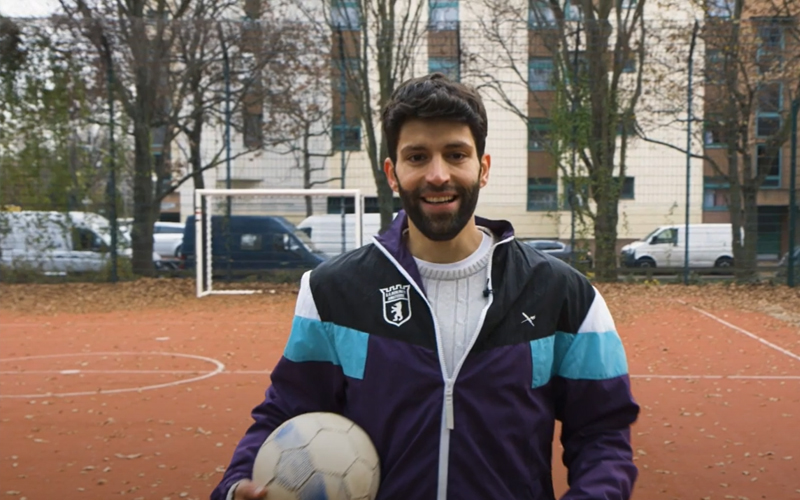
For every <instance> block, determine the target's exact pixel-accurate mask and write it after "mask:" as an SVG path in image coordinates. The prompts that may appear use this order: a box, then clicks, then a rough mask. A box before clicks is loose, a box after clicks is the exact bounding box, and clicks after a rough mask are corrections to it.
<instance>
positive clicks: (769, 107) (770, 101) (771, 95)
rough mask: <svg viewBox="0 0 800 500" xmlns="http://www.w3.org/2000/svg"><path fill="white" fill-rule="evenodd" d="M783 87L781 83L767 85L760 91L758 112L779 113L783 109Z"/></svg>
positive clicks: (762, 86) (760, 88)
mask: <svg viewBox="0 0 800 500" xmlns="http://www.w3.org/2000/svg"><path fill="white" fill-rule="evenodd" d="M782 87H783V85H781V84H780V83H767V84H764V85H761V86H760V87H759V89H758V112H759V113H778V112H780V110H781V108H782V107H783V106H782V105H783V99H782V95H781V94H782V90H783V89H782Z"/></svg>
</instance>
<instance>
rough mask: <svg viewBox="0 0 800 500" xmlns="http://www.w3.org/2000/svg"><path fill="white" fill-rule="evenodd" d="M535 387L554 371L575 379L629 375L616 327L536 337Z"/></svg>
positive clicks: (532, 353)
mask: <svg viewBox="0 0 800 500" xmlns="http://www.w3.org/2000/svg"><path fill="white" fill-rule="evenodd" d="M530 345H531V360H532V362H533V388H537V387H541V386H543V385H545V384H547V383H548V382H549V381H550V379H551V378H552V377H553V376H554V375H559V376H561V377H564V378H568V379H575V380H581V379H583V380H605V379H610V378H614V377H619V376H622V375H626V374H627V373H628V361H627V359H626V357H625V349H624V347H623V346H622V340H621V339H620V338H619V335H617V332H615V331H609V332H600V333H597V332H584V333H578V334H573V333H564V332H556V333H555V335H552V336H550V337H545V338H543V339H537V340H533V341H531V343H530Z"/></svg>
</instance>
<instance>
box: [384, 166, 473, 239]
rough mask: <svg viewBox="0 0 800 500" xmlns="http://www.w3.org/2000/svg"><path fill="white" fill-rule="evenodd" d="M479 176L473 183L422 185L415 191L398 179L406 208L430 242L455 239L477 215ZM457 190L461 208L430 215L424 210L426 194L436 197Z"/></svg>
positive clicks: (399, 191)
mask: <svg viewBox="0 0 800 500" xmlns="http://www.w3.org/2000/svg"><path fill="white" fill-rule="evenodd" d="M480 189H481V186H480V178H478V179H476V180H475V183H474V184H472V185H471V186H466V187H465V186H460V185H450V184H445V185H444V186H439V187H435V186H422V187H419V188H417V189H414V190H413V191H407V190H405V189H403V186H402V185H400V181H399V180H398V181H397V191H398V193H399V194H400V200H401V201H402V203H403V209H404V210H405V211H406V213H407V214H408V217H409V219H411V222H413V223H414V226H416V228H417V229H419V232H421V233H422V234H423V235H424V236H425V237H426V238H428V239H429V240H431V241H448V240H452V239H453V238H455V237H456V236H458V234H459V233H460V232H461V230H462V229H464V226H466V225H467V223H468V222H469V221H470V219H472V217H474V215H475V207H477V206H478V194H479V192H480ZM453 191H455V192H456V195H457V196H458V198H457V200H456V201H457V203H458V208H457V209H456V210H455V212H451V213H434V214H427V213H425V210H424V209H423V206H422V205H423V203H425V202H423V201H422V198H423V197H429V196H436V194H439V193H444V192H451V193H452V192H453Z"/></svg>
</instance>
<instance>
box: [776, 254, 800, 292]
mask: <svg viewBox="0 0 800 500" xmlns="http://www.w3.org/2000/svg"><path fill="white" fill-rule="evenodd" d="M792 265H793V266H794V281H795V284H800V246H797V247H795V249H794V257H793V258H792ZM788 276H789V252H786V253H785V254H783V257H782V258H781V260H780V262H778V272H777V273H776V277H777V278H781V279H786V278H787V277H788Z"/></svg>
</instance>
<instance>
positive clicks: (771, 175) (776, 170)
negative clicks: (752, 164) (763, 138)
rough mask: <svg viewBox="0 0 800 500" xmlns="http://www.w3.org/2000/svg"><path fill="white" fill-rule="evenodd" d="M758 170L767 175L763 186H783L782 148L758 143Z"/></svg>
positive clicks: (759, 172)
mask: <svg viewBox="0 0 800 500" xmlns="http://www.w3.org/2000/svg"><path fill="white" fill-rule="evenodd" d="M756 172H758V175H764V176H765V177H764V183H763V184H761V187H781V151H780V149H779V148H775V149H769V148H768V147H767V145H766V144H757V145H756Z"/></svg>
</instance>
